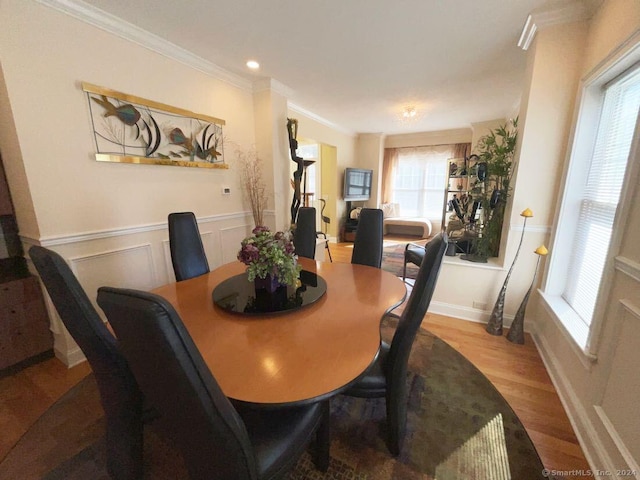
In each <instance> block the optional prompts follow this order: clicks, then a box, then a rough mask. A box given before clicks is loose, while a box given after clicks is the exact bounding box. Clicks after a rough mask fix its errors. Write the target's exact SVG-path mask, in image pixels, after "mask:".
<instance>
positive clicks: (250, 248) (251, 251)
mask: <svg viewBox="0 0 640 480" xmlns="http://www.w3.org/2000/svg"><path fill="white" fill-rule="evenodd" d="M259 258H260V250H258V248H257V247H256V246H255V245H252V244H248V245H244V246H243V247H242V248H241V249H240V251H239V252H238V260H240V261H241V262H242V263H244V264H245V265H250V264H251V263H252V262H255V261H257V260H258V259H259Z"/></svg>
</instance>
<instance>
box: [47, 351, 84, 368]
mask: <svg viewBox="0 0 640 480" xmlns="http://www.w3.org/2000/svg"><path fill="white" fill-rule="evenodd" d="M53 352H54V354H55V356H56V358H57V359H58V360H60V361H61V362H62V363H64V364H65V365H66V366H67V368H72V367H75V366H76V365H80V364H81V363H82V362H85V361H86V360H87V358H86V357H85V356H84V353H82V350H80V348H75V349H73V350H69V351H64V352H61V351H60V350H58V349H57V348H54V349H53Z"/></svg>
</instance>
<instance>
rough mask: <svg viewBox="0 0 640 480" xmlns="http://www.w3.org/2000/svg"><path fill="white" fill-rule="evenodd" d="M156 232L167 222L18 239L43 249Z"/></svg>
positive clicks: (213, 217)
mask: <svg viewBox="0 0 640 480" xmlns="http://www.w3.org/2000/svg"><path fill="white" fill-rule="evenodd" d="M247 216H251V212H234V213H223V214H218V215H209V216H206V217H199V218H198V219H197V220H198V223H207V222H221V221H224V220H234V219H244V218H245V217H247ZM157 230H167V222H158V223H150V224H146V225H135V226H131V227H123V228H112V229H107V230H95V231H89V232H81V233H72V234H68V235H52V236H48V237H40V238H38V237H37V236H34V235H27V234H25V235H23V234H20V239H21V240H22V241H23V242H25V243H28V244H30V245H41V246H43V247H47V248H49V247H55V246H57V245H66V244H70V243H81V242H88V241H91V240H100V239H105V238H112V237H121V236H124V235H134V234H138V233H147V232H154V231H157Z"/></svg>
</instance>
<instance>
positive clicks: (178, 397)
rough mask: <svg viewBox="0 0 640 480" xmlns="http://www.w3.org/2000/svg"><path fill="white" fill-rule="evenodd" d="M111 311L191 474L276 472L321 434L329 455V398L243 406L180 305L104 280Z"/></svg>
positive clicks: (101, 294)
mask: <svg viewBox="0 0 640 480" xmlns="http://www.w3.org/2000/svg"><path fill="white" fill-rule="evenodd" d="M98 304H99V305H100V306H101V307H102V309H103V310H104V311H105V313H106V314H107V317H108V318H109V321H110V322H111V325H112V326H113V329H114V330H115V332H116V335H117V336H118V339H119V341H120V343H121V345H122V351H123V353H124V355H125V357H126V358H127V360H128V361H129V364H130V365H131V369H132V371H133V373H134V375H135V377H136V379H137V380H138V382H139V384H140V388H141V389H142V391H143V392H144V394H145V395H146V396H148V398H149V399H151V400H152V401H153V402H154V406H155V407H156V408H157V409H158V411H159V412H160V414H161V415H162V420H163V422H162V423H160V424H159V427H164V428H165V432H166V434H167V435H168V437H169V438H171V439H172V440H173V443H174V444H175V445H176V446H177V447H178V448H179V449H180V451H181V453H182V456H183V458H184V461H185V464H186V467H187V469H188V471H189V476H190V478H191V479H194V480H198V479H203V480H204V479H207V480H209V479H213V478H220V479H232V478H233V479H241V478H242V479H253V480H262V479H275V478H281V476H283V475H284V473H285V472H287V471H288V470H289V469H291V468H292V467H293V466H294V465H295V464H296V462H297V460H298V458H299V457H300V455H301V454H302V453H303V452H304V450H305V448H306V446H307V445H308V444H309V442H310V441H311V440H312V439H313V437H314V436H317V445H316V447H317V448H316V458H315V462H316V465H317V466H318V467H319V468H320V469H322V470H326V468H327V466H328V462H329V404H328V401H323V402H319V403H311V404H305V405H302V406H297V407H289V408H285V407H283V408H276V409H259V408H251V409H249V408H247V409H245V408H239V409H238V410H236V408H235V407H234V406H233V405H232V404H231V402H230V401H229V399H227V397H226V396H225V395H224V393H223V392H222V390H221V388H220V386H219V385H218V383H217V381H216V379H215V378H214V377H213V375H212V373H211V371H210V370H209V368H208V367H207V365H206V364H205V362H204V359H203V358H202V355H201V354H200V352H199V351H198V348H197V347H196V345H195V344H194V342H193V340H192V338H191V336H190V335H189V333H188V332H187V330H186V328H185V326H184V324H183V323H182V320H181V319H180V317H179V316H178V314H177V312H176V311H175V310H174V308H173V307H172V306H171V304H169V303H168V302H167V301H166V300H165V299H163V298H162V297H159V296H157V295H154V294H151V293H146V292H139V291H135V290H124V289H116V288H110V287H101V288H100V289H99V290H98Z"/></svg>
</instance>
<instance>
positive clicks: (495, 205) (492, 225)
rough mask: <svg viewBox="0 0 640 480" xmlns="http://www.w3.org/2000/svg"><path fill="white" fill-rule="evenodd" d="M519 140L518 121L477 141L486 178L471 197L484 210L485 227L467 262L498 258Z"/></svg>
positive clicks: (507, 124)
mask: <svg viewBox="0 0 640 480" xmlns="http://www.w3.org/2000/svg"><path fill="white" fill-rule="evenodd" d="M517 140H518V118H517V117H516V118H515V119H513V120H511V121H510V122H507V123H505V124H503V125H500V126H499V127H497V128H495V129H493V130H491V132H490V133H489V134H487V135H485V136H483V137H482V138H480V140H479V141H478V145H477V147H476V150H477V155H478V157H479V161H478V164H484V165H485V166H486V176H485V178H484V180H483V181H478V182H477V183H476V185H475V186H474V188H473V189H472V190H471V195H472V197H473V199H474V200H475V201H479V202H480V205H481V207H482V222H481V223H482V226H481V228H480V229H479V234H478V237H477V239H476V241H475V248H474V251H473V253H472V254H470V255H466V256H464V257H463V258H465V259H466V260H471V261H475V262H486V261H487V258H489V257H497V256H498V254H499V251H500V237H501V235H502V224H503V222H504V214H505V209H506V206H507V200H508V198H509V197H510V196H511V190H512V188H513V187H512V186H511V176H512V174H513V167H514V156H515V149H516V142H517Z"/></svg>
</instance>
